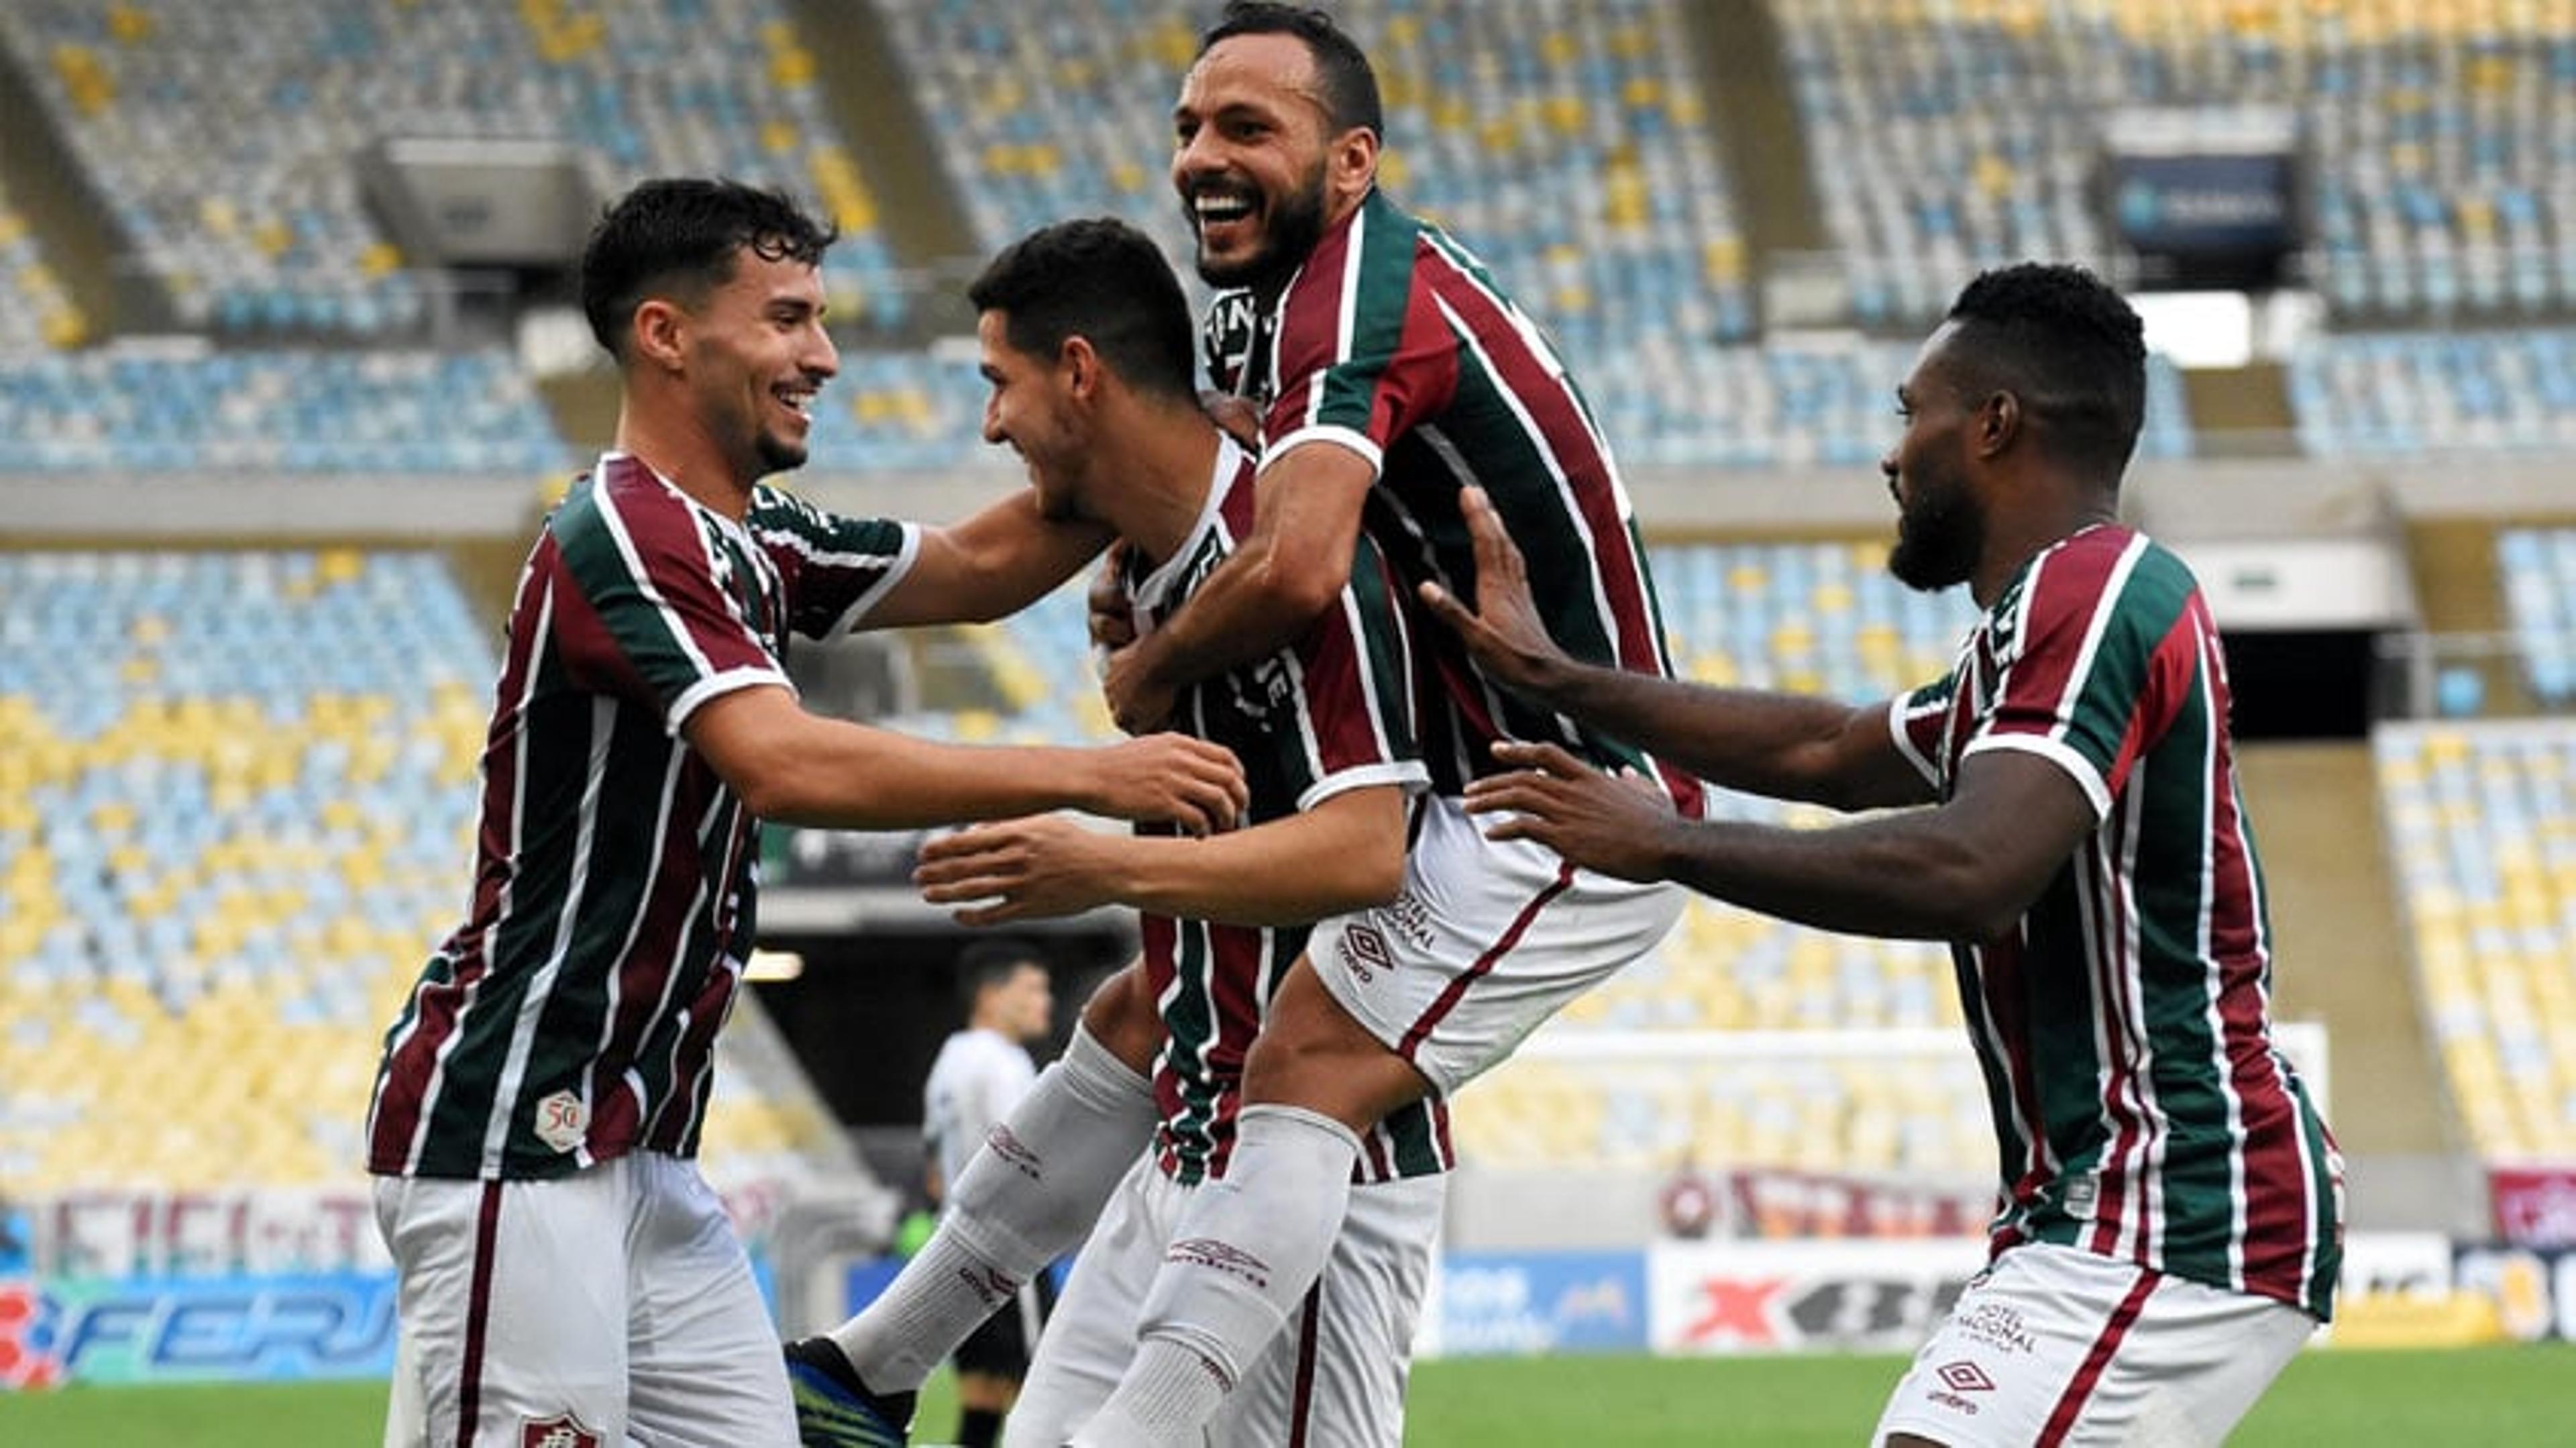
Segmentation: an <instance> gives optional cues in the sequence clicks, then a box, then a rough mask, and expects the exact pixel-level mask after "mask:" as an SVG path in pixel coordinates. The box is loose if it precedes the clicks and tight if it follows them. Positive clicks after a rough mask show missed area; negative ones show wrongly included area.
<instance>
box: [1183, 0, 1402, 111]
mask: <svg viewBox="0 0 2576 1448" xmlns="http://www.w3.org/2000/svg"><path fill="white" fill-rule="evenodd" d="M1237 35H1293V36H1296V37H1297V38H1298V39H1299V40H1302V41H1304V42H1306V53H1307V54H1308V55H1311V56H1313V57H1314V58H1315V77H1316V80H1317V82H1318V83H1319V84H1320V85H1321V86H1322V88H1323V92H1324V95H1323V101H1324V117H1325V119H1327V120H1329V121H1331V122H1332V123H1333V130H1334V131H1335V133H1337V134H1338V133H1339V132H1342V131H1347V130H1349V129H1351V128H1352V127H1354V126H1357V127H1360V128H1361V129H1364V130H1367V131H1369V132H1371V133H1372V134H1375V135H1377V136H1379V137H1381V138H1383V137H1384V136H1385V135H1386V108H1385V106H1383V105H1382V104H1380V103H1379V101H1378V97H1377V71H1376V70H1375V69H1373V68H1372V67H1371V66H1370V65H1369V58H1368V52H1367V51H1365V50H1362V49H1360V43H1359V42H1358V41H1356V40H1353V39H1351V37H1350V33H1349V32H1348V31H1345V30H1343V29H1342V27H1341V26H1340V25H1339V24H1338V23H1336V22H1335V21H1334V19H1333V17H1332V16H1331V15H1329V14H1327V13H1326V12H1324V11H1322V10H1318V9H1316V8H1315V7H1314V6H1312V5H1281V4H1276V3H1273V0H1233V3H1231V4H1229V5H1227V6H1226V7H1225V13H1224V14H1223V15H1220V16H1218V17H1217V22H1216V24H1214V25H1211V26H1209V27H1208V28H1207V33H1206V34H1204V35H1201V36H1200V37H1199V54H1201V55H1205V54H1207V53H1208V51H1209V50H1210V49H1212V48H1214V47H1215V45H1216V43H1217V42H1218V41H1220V40H1225V39H1228V38H1230V37H1232V36H1237Z"/></svg>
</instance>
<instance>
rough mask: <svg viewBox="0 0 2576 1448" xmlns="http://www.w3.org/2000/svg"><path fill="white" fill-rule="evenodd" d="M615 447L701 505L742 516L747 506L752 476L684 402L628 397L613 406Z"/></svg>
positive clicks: (749, 508)
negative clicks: (732, 459) (728, 457)
mask: <svg viewBox="0 0 2576 1448" xmlns="http://www.w3.org/2000/svg"><path fill="white" fill-rule="evenodd" d="M613 446H615V447H616V449H617V450H618V451H619V452H622V453H626V454H628V455H630V456H632V457H634V458H635V459H636V460H637V461H639V462H641V463H643V464H644V466H646V467H648V468H651V469H652V470H653V471H654V472H655V473H657V474H659V475H660V476H661V478H662V480H663V481H665V482H667V483H669V484H670V485H671V486H672V487H675V488H677V489H679V490H680V491H681V492H682V493H685V494H687V495H688V497H689V498H690V500H691V501H693V502H696V503H697V504H699V505H700V506H702V507H705V508H709V509H712V510H714V511H716V512H718V513H722V514H723V515H725V516H726V517H728V518H731V519H733V520H734V521H736V522H740V521H741V520H742V517H743V515H744V514H745V513H747V512H749V511H750V510H751V485H752V484H753V483H756V482H758V481H759V479H758V478H756V477H747V476H744V475H743V471H742V469H740V468H738V467H736V466H734V465H733V464H732V463H730V462H729V461H727V460H726V458H725V455H724V449H723V448H721V447H719V446H717V445H716V441H715V439H714V438H713V437H712V436H710V435H709V434H708V432H707V430H706V429H705V428H704V427H703V426H700V425H699V424H698V422H697V419H696V417H695V416H694V415H693V414H692V413H690V412H689V411H687V410H686V409H684V408H678V407H657V406H652V405H649V404H646V405H639V404H638V402H637V400H636V399H634V398H632V397H630V398H628V399H627V401H626V402H625V403H624V404H623V405H621V406H620V407H619V408H618V410H617V440H616V442H615V443H614V444H613Z"/></svg>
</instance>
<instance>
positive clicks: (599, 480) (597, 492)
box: [590, 457, 757, 735]
mask: <svg viewBox="0 0 2576 1448" xmlns="http://www.w3.org/2000/svg"><path fill="white" fill-rule="evenodd" d="M635 466H637V467H639V468H643V469H644V475H645V476H646V477H649V478H651V479H653V481H654V482H656V483H660V484H661V485H662V487H664V488H665V489H669V490H670V492H671V493H672V494H673V495H674V497H676V498H677V499H678V500H679V503H680V506H682V507H684V508H687V509H688V510H689V511H690V513H691V514H692V516H693V517H694V515H695V514H696V513H697V511H698V505H697V504H696V503H694V502H691V501H690V500H689V499H688V497H687V495H685V494H682V493H680V491H679V490H678V489H676V488H672V487H671V485H670V484H669V483H668V482H664V481H663V479H662V476H661V475H660V474H659V473H656V472H654V471H653V470H652V469H651V468H649V467H645V465H644V464H643V463H642V462H641V461H638V462H636V464H635ZM607 473H608V459H607V458H605V457H603V458H601V459H600V463H599V469H598V471H597V472H595V473H593V474H592V476H591V484H590V496H591V500H592V502H593V503H594V504H596V505H597V508H598V512H599V518H600V521H601V522H602V523H604V524H606V525H607V527H608V536H609V539H610V541H612V542H614V543H615V544H616V545H617V556H618V557H619V558H621V559H623V560H625V563H626V573H627V576H628V577H629V578H631V579H633V580H634V582H635V589H636V592H637V594H638V595H640V596H641V597H642V598H643V600H644V601H645V602H646V603H648V604H650V605H652V607H653V610H654V612H656V613H658V614H660V615H661V616H662V627H663V628H664V629H665V630H667V631H668V632H669V633H670V635H671V637H672V638H673V639H674V640H676V641H677V642H678V644H679V646H680V652H682V653H684V654H686V655H688V656H689V662H690V663H691V664H693V665H695V666H696V667H695V668H693V669H692V670H691V672H692V673H695V674H696V675H697V676H698V680H699V682H698V684H697V685H695V686H692V687H691V688H690V689H689V691H688V692H687V693H684V694H683V695H681V697H680V700H677V701H674V705H673V708H672V710H671V715H670V718H669V719H668V720H667V721H666V724H667V727H668V728H669V729H670V731H671V733H672V734H674V735H677V734H678V733H679V732H680V721H681V720H682V719H683V718H685V717H687V716H686V713H685V711H683V710H682V709H680V708H679V707H678V705H679V703H681V702H686V703H689V704H691V705H693V706H694V705H695V704H696V703H698V702H699V698H702V697H703V695H699V690H701V689H703V688H704V687H705V685H706V684H707V683H708V682H709V681H710V680H712V679H714V678H716V677H718V675H717V672H716V666H715V663H714V661H713V660H710V659H709V658H708V657H707V656H706V654H705V653H703V652H701V651H700V650H699V648H698V641H697V639H696V637H695V636H694V635H692V634H691V633H690V632H689V621H688V620H687V619H684V618H682V617H680V612H679V610H678V609H675V608H673V607H672V606H671V601H670V600H669V599H667V598H664V597H663V596H662V590H661V589H659V588H656V587H655V586H654V585H653V573H652V570H650V569H648V568H646V567H645V566H644V557H643V555H642V554H640V553H638V552H636V551H635V538H634V535H633V534H632V533H630V532H629V531H628V530H627V527H626V519H625V518H624V516H622V515H621V514H620V513H619V512H618V511H617V508H616V507H615V505H614V500H613V499H612V498H611V497H610V489H609V487H608V476H607ZM692 531H693V532H694V534H695V536H696V538H697V540H698V551H699V554H700V555H701V556H702V557H703V558H705V560H706V565H707V567H706V572H707V577H708V578H709V579H710V580H713V579H715V578H717V577H719V576H720V575H719V574H718V573H717V571H716V567H715V558H714V556H713V555H712V553H710V552H709V550H708V547H707V535H706V530H705V529H704V528H697V529H694V530H692ZM755 551H757V550H755ZM710 586H713V585H712V583H711V584H710ZM692 695H699V698H692V697H691V696H692Z"/></svg>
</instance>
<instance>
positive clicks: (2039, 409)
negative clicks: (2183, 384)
mask: <svg viewBox="0 0 2576 1448" xmlns="http://www.w3.org/2000/svg"><path fill="white" fill-rule="evenodd" d="M1950 320H1951V321H1953V322H1956V323H1958V324H1959V325H1958V330H1957V331H1956V332H1954V333H1953V334H1952V340H1951V343H1950V349H1949V350H1950V353H1951V355H1952V357H1953V358H1954V359H1956V361H1957V365H1958V374H1957V380H1958V381H1959V382H1960V383H1961V384H1962V386H1963V387H1964V388H1965V389H1966V390H1967V391H1969V392H1970V393H1971V394H1973V395H1972V397H1971V399H1970V400H1972V401H1973V400H1975V396H1981V395H1984V394H1988V393H1993V392H2010V393H2012V394H2013V395H2014V396H2015V397H2017V398H2019V399H2020V400H2021V406H2022V410H2023V412H2024V413H2025V415H2027V416H2029V417H2031V418H2032V419H2033V420H2035V421H2036V422H2038V424H2039V428H2038V433H2037V440H2038V442H2039V444H2040V445H2041V446H2042V447H2043V448H2044V449H2046V450H2048V452H2049V453H2050V455H2051V456H2053V457H2056V458H2057V459H2058V460H2059V461H2061V462H2064V463H2066V464H2068V465H2069V466H2072V467H2077V468H2081V469H2084V470H2085V471H2087V472H2090V473H2094V474H2097V475H2104V476H2108V477H2109V478H2111V479H2112V480H2114V481H2116V480H2117V479H2118V477H2119V474H2120V471H2121V469H2123V468H2125V467H2127V466H2128V463H2129V454H2130V453H2131V452H2132V451H2134V450H2135V449H2136V447H2137V444H2138V429H2139V428H2140V427H2141V426H2142V425H2143V424H2144V422H2145V420H2146V409H2147V343H2146V329H2145V327H2144V325H2143V324H2141V323H2140V322H2139V320H2138V314H2137V312H2136V311H2135V310H2133V309H2132V308H2131V307H2130V306H2129V304H2128V302H2127V301H2126V300H2124V299H2123V298H2122V297H2121V296H2120V294H2119V293H2118V292H2116V291H2114V290H2112V289H2111V287H2110V286H2109V285H2108V284H2106V283H2105V282H2104V281H2103V280H2102V279H2101V278H2100V277H2097V276H2095V275H2094V274H2093V273H2091V272H2089V271H2086V270H2085V269H2084V268H2082V267H2079V266H2065V265H2060V264H2054V263H2045V262H2022V263H2020V264H2018V265H2014V266H2008V267H1999V268H1997V269H1995V270H1992V271H1986V272H1980V273H1979V274H1978V275H1977V279H1976V280H1974V281H1972V282H1970V283H1968V285H1967V286H1966V287H1965V288H1963V289H1962V290H1961V291H1960V293H1959V299H1958V300H1957V301H1955V302H1953V303H1951V305H1950Z"/></svg>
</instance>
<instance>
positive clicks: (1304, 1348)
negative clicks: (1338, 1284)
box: [1288, 1277, 1324, 1448]
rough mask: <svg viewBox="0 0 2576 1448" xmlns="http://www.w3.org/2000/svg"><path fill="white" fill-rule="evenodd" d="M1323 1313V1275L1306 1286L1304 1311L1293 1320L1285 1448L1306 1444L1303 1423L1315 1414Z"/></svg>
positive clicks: (1305, 1423) (1297, 1447) (1303, 1447)
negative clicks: (1293, 1378)
mask: <svg viewBox="0 0 2576 1448" xmlns="http://www.w3.org/2000/svg"><path fill="white" fill-rule="evenodd" d="M1323 1315H1324V1279H1323V1278H1321V1277H1317V1278H1316V1279H1315V1285H1314V1286H1312V1287H1309V1288H1307V1289H1306V1307H1305V1311H1304V1312H1303V1313H1302V1314H1301V1315H1300V1316H1299V1318H1298V1322H1297V1386H1296V1389H1295V1391H1293V1392H1292V1393H1291V1394H1290V1395H1289V1398H1288V1448H1306V1428H1307V1424H1308V1423H1309V1422H1310V1421H1311V1420H1312V1419H1313V1418H1314V1416H1315V1355H1316V1342H1315V1335H1316V1324H1317V1322H1318V1321H1319V1320H1321V1319H1322V1317H1323Z"/></svg>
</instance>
